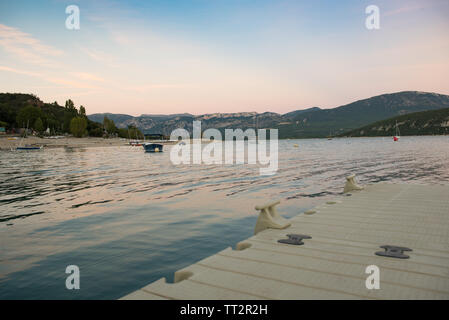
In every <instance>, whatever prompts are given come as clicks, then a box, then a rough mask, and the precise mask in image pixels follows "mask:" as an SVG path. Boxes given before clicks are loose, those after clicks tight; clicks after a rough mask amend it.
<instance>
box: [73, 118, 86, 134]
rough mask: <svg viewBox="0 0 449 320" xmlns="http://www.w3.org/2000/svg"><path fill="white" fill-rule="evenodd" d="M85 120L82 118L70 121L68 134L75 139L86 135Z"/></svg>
mask: <svg viewBox="0 0 449 320" xmlns="http://www.w3.org/2000/svg"><path fill="white" fill-rule="evenodd" d="M86 128H87V120H86V118H83V117H75V118H73V119H72V120H71V121H70V132H72V134H73V135H74V136H75V137H78V138H81V137H82V136H84V135H86V134H87V131H86Z"/></svg>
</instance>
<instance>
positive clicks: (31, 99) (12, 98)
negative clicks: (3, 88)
mask: <svg viewBox="0 0 449 320" xmlns="http://www.w3.org/2000/svg"><path fill="white" fill-rule="evenodd" d="M25 108H27V109H28V111H29V112H28V113H27V114H26V116H24V117H22V118H23V121H19V120H18V115H19V114H20V111H21V110H24V109H25ZM30 108H31V109H30ZM78 116H81V115H80V114H79V111H78V110H77V109H76V108H75V107H74V106H73V108H67V107H63V106H60V105H58V103H57V102H53V103H45V102H43V101H41V100H40V99H39V98H38V97H37V96H35V95H33V94H26V93H0V123H1V124H2V125H1V126H3V125H4V126H6V128H7V129H8V130H13V129H18V128H25V127H27V126H28V128H29V129H35V128H34V126H35V121H36V120H37V118H39V119H40V120H41V121H42V126H43V129H44V130H45V129H47V128H49V129H50V130H51V132H52V133H69V132H70V122H71V120H72V119H73V118H74V117H78ZM83 117H85V115H83ZM25 119H26V121H25ZM18 122H20V123H18ZM86 122H87V131H88V133H89V135H95V136H101V135H102V134H103V129H102V126H101V125H99V124H98V123H96V122H94V121H91V120H89V119H86Z"/></svg>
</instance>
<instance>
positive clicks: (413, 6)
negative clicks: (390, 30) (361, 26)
mask: <svg viewBox="0 0 449 320" xmlns="http://www.w3.org/2000/svg"><path fill="white" fill-rule="evenodd" d="M444 4H447V3H446V2H445V1H429V0H428V1H425V2H417V3H408V4H407V5H404V6H402V7H399V8H397V9H393V10H390V11H387V12H385V13H383V14H382V15H383V16H385V17H386V16H394V15H398V14H403V13H407V12H413V11H419V10H424V9H427V8H431V7H436V6H440V5H444Z"/></svg>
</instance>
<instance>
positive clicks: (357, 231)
mask: <svg viewBox="0 0 449 320" xmlns="http://www.w3.org/2000/svg"><path fill="white" fill-rule="evenodd" d="M351 179H353V177H348V183H350V182H351V181H350V180H351ZM348 183H347V185H348ZM345 189H346V190H345V191H346V192H347V193H345V194H343V195H341V196H339V197H338V198H337V199H335V201H328V202H326V203H324V204H322V205H320V206H318V207H316V208H315V209H313V210H309V211H306V212H305V213H302V214H299V215H298V216H296V217H294V218H292V219H290V220H285V221H283V220H282V219H281V218H280V220H278V221H277V222H279V223H277V222H276V220H277V219H278V218H279V217H276V213H275V211H272V210H271V209H273V208H274V205H275V204H276V203H274V204H272V205H271V206H266V207H259V208H257V209H260V210H261V215H260V216H259V220H258V226H257V227H256V233H257V234H256V235H254V236H252V237H251V238H249V239H247V240H244V241H242V242H240V243H238V244H237V246H236V249H235V250H234V249H232V248H227V249H225V250H223V251H221V252H219V253H217V254H215V255H213V256H211V257H208V258H206V259H204V260H201V261H199V262H197V263H195V264H193V265H191V266H188V267H186V268H184V269H181V270H179V271H177V272H176V273H175V277H174V278H175V283H166V281H165V278H162V279H160V280H158V281H156V282H153V283H151V284H149V285H147V286H145V287H143V288H142V289H140V290H138V291H135V292H133V293H131V294H129V295H127V296H125V297H123V298H122V299H200V300H201V299H229V300H240V299H241V300H246V299H449V186H437V185H430V186H427V185H412V184H389V183H378V184H373V185H369V186H366V187H365V188H364V189H363V190H354V189H357V187H356V188H349V189H348V188H345ZM350 189H352V190H350ZM359 189H361V188H359ZM348 191H349V192H348ZM265 208H268V209H270V210H265V211H264V209H265ZM267 214H268V218H267ZM263 216H264V217H263ZM267 219H268V220H270V219H271V220H273V223H272V226H271V227H270V223H271V222H270V221H268V220H267ZM264 221H265V222H264ZM266 222H268V223H266ZM264 226H265V227H266V228H265V229H264ZM275 228H282V229H275ZM287 235H289V236H287ZM279 240H281V241H279ZM373 266H374V267H373ZM373 268H374V269H375V268H378V269H377V270H378V272H377V275H378V280H379V281H378V285H377V287H378V288H376V286H375V285H374V287H373V285H372V284H373V283H374V282H373V281H375V280H373V279H374V278H373V277H374V276H375V273H376V272H375V271H373ZM368 278H369V279H368ZM367 279H368V280H367ZM370 284H371V285H370Z"/></svg>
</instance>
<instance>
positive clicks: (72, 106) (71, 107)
mask: <svg viewBox="0 0 449 320" xmlns="http://www.w3.org/2000/svg"><path fill="white" fill-rule="evenodd" d="M65 108H66V109H68V110H76V108H75V104H74V103H73V101H72V100H71V99H69V100H67V101H66V102H65Z"/></svg>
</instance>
